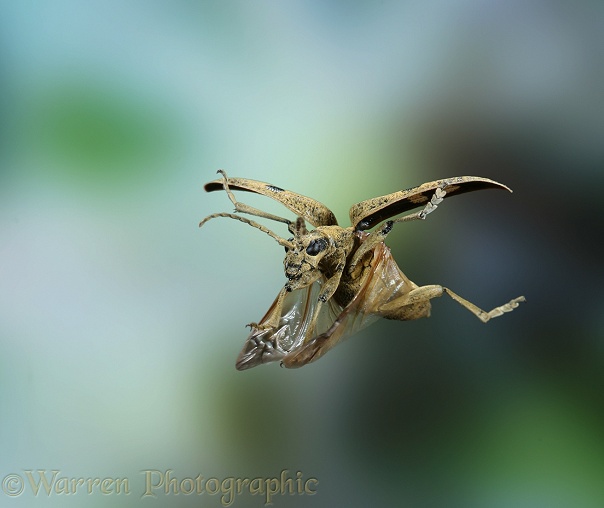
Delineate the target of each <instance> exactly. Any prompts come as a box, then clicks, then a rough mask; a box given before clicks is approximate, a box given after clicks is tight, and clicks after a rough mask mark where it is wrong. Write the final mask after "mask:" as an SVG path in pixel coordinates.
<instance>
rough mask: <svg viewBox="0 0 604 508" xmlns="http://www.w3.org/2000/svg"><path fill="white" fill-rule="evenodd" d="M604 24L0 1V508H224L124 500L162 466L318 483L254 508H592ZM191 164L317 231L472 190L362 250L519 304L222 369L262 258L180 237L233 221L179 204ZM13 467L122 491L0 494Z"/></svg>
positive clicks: (396, 11)
mask: <svg viewBox="0 0 604 508" xmlns="http://www.w3.org/2000/svg"><path fill="white" fill-rule="evenodd" d="M603 25H604V10H603V8H602V4H601V3H599V2H587V1H579V2H572V3H570V2H556V1H539V0H529V1H510V2H502V1H480V0H463V1H457V2H446V1H434V0H431V1H419V0H411V1H405V2H396V1H383V2H370V1H353V2H344V1H330V2H317V1H290V2H277V1H273V2H270V1H259V2H245V1H239V2H237V1H213V2H195V1H191V0H189V1H186V0H179V1H172V2H166V1H128V2H121V1H114V0H104V1H98V0H96V1H94V0H91V1H87V2H75V1H69V0H55V1H52V2H50V1H46V2H44V1H38V2H19V1H8V2H3V4H2V6H1V7H0V69H1V71H0V86H1V87H2V94H1V95H0V115H1V118H2V121H1V123H0V135H1V138H0V143H1V144H0V150H1V152H0V157H1V159H0V164H1V166H0V418H1V425H0V450H1V452H0V476H1V477H2V479H3V480H4V491H2V492H0V499H1V501H0V504H2V506H5V505H6V506H16V507H17V506H19V507H21V506H31V503H32V502H33V501H32V499H33V498H34V497H35V498H37V499H35V501H36V503H37V505H39V506H61V507H64V506H103V507H105V506H128V507H129V506H150V507H152V506H187V507H188V506H221V502H220V497H219V496H208V495H207V494H203V495H201V496H198V495H195V494H192V495H188V496H187V495H183V494H179V495H175V494H169V495H165V494H162V493H161V492H158V495H157V497H156V498H150V497H146V498H141V495H142V493H143V491H144V478H143V475H142V474H141V471H142V470H146V469H158V470H162V471H165V470H167V469H171V470H173V471H174V473H173V475H174V476H175V477H177V478H181V479H182V478H186V477H195V476H197V475H198V474H201V475H203V476H205V477H211V476H214V477H217V478H227V477H250V478H253V477H273V476H278V475H279V474H280V473H281V471H283V470H288V471H289V473H290V474H291V475H294V476H295V474H296V472H297V471H300V472H302V473H303V475H304V478H309V477H315V478H317V479H318V480H319V484H318V487H317V494H316V495H314V496H313V497H309V496H308V495H304V496H282V497H281V496H277V497H275V498H274V499H273V501H274V505H275V506H316V507H328V506H336V505H337V506H359V507H361V506H405V507H424V506H446V507H454V506H459V507H462V506H463V507H469V508H472V507H476V508H478V507H485V506H489V507H496V508H499V507H501V508H503V507H505V508H507V507H510V508H511V507H513V508H518V507H530V508H534V507H548V508H550V507H567V506H573V507H597V506H602V502H604V435H603V424H604V399H603V389H604V318H603V317H602V316H603V311H602V309H603V308H604V297H603V296H602V291H601V286H602V282H603V271H602V255H601V250H602V249H601V247H600V244H601V239H600V236H601V232H602V226H603V220H602V219H603V216H604V207H603V206H602V204H601V201H602V198H601V190H600V189H601V187H602V184H603V183H604V175H603V173H602V171H603V166H602V163H603V162H604V143H603V142H602V132H604V113H603V107H604V66H603V60H602V51H603V49H604V47H603V46H604V36H603V34H604V31H603ZM218 168H224V169H226V170H227V171H228V172H229V174H230V175H231V176H241V177H247V178H254V179H258V180H263V181H269V182H271V183H273V184H275V185H278V186H281V187H285V188H288V189H292V190H295V191H296V192H299V193H302V194H306V195H310V196H312V197H314V198H316V199H318V200H320V201H322V202H324V203H326V204H327V205H328V206H329V207H330V208H332V210H334V212H335V213H336V215H337V216H338V217H339V220H340V223H341V224H344V225H346V224H347V220H348V219H347V212H348V207H349V206H350V205H351V204H353V203H356V202H358V201H361V200H363V199H367V198H370V197H374V196H379V195H382V194H387V193H390V192H393V191H395V190H398V189H401V188H406V187H410V186H414V185H418V184H420V183H422V182H424V181H429V180H433V179H437V178H443V177H447V176H454V175H463V174H477V175H481V176H486V177H490V178H493V179H496V180H498V181H501V182H503V183H505V184H507V185H509V186H510V187H512V188H513V189H514V191H515V192H514V194H506V193H503V192H495V191H489V192H484V193H476V194H467V195H464V196H462V197H459V198H455V199H452V200H450V201H446V202H445V203H444V204H443V205H442V206H441V207H440V208H439V210H438V211H437V212H436V213H435V214H433V215H431V216H430V217H429V219H428V220H427V221H426V222H423V223H410V224H405V225H402V224H399V225H397V226H396V228H395V230H394V231H393V232H392V234H391V235H390V237H389V239H388V243H389V245H390V246H391V247H392V249H393V252H394V255H395V257H396V259H397V260H398V262H399V264H400V266H401V267H402V269H403V270H404V271H405V272H406V273H407V275H408V276H409V277H410V278H411V279H413V280H414V281H415V282H417V283H419V284H429V283H441V284H444V285H447V286H449V287H451V288H452V289H453V290H455V291H457V292H459V293H460V294H461V295H463V296H465V297H467V298H468V299H470V300H472V301H474V302H475V303H477V304H478V305H480V306H482V307H483V308H486V309H489V308H491V307H493V306H496V305H499V304H502V303H504V302H506V301H508V300H509V299H511V298H513V297H515V296H518V295H520V294H524V295H526V297H527V303H526V304H523V305H522V306H521V307H520V308H519V309H517V310H516V311H515V312H514V313H512V314H509V315H506V316H505V317H503V318H500V319H497V320H495V321H493V322H491V323H489V324H488V325H483V324H482V323H480V322H479V321H478V320H476V319H475V318H474V317H472V316H471V315H470V314H469V313H467V312H466V311H465V310H463V309H462V308H461V307H459V306H458V305H456V304H455V303H454V302H452V301H451V300H449V299H446V298H443V299H441V300H438V301H435V302H434V305H433V316H432V318H431V319H429V320H422V321H417V322H412V323H397V322H386V321H381V322H379V323H377V324H375V325H373V326H372V327H371V328H368V329H366V330H364V331H363V332H361V333H360V334H358V335H357V336H355V337H354V338H352V339H351V340H349V341H348V342H346V343H345V344H343V345H340V346H338V348H337V349H335V350H333V351H332V352H330V353H329V355H327V356H326V357H324V358H323V359H321V360H320V361H319V362H317V363H315V364H312V365H309V366H307V367H305V368H303V369H301V370H297V371H288V370H285V369H280V368H279V367H278V365H269V366H263V367H261V368H257V369H254V370H251V371H247V372H237V371H236V370H235V368H234V361H235V358H236V356H237V354H238V352H239V349H240V348H241V346H242V344H243V341H244V338H245V337H246V335H247V331H246V329H244V328H243V325H245V324H246V323H248V322H250V321H257V320H258V319H260V318H261V317H262V315H263V314H264V312H265V311H266V309H267V308H268V306H269V304H270V303H271V302H272V299H273V298H274V296H275V295H276V293H277V291H278V290H279V288H280V287H281V285H282V284H283V282H284V277H283V274H282V256H283V251H282V248H281V247H279V246H278V245H276V243H275V242H273V241H272V240H271V239H270V238H269V237H267V236H266V235H263V234H261V233H260V232H258V231H257V230H254V229H252V228H249V227H247V226H245V225H243V224H240V223H237V222H235V221H229V220H226V219H220V220H216V221H213V222H210V223H208V224H207V226H205V227H204V229H203V230H198V228H197V223H198V222H199V220H200V219H201V218H203V217H204V216H206V215H208V214H210V213H213V212H219V211H231V209H232V205H231V204H230V203H229V202H228V200H227V198H226V196H225V195H223V194H220V193H214V194H206V193H204V192H203V188H202V186H203V183H205V182H206V181H209V180H211V179H213V178H215V172H216V170H217V169H218ZM241 197H242V199H245V201H246V202H248V203H250V204H253V205H255V206H259V207H262V208H264V209H267V210H269V211H272V212H273V213H281V214H283V213H285V212H284V211H283V208H281V207H279V206H278V204H275V203H272V202H269V200H267V199H262V198H256V197H255V196H249V195H247V194H245V195H243V196H241ZM271 227H274V229H275V230H276V231H278V232H279V233H280V234H283V235H285V234H286V232H285V231H284V230H283V228H281V229H279V225H275V224H272V225H271ZM27 469H33V470H37V469H44V470H46V471H47V474H49V475H50V471H51V470H52V469H56V470H60V476H64V477H69V478H79V477H83V478H96V477H99V478H103V477H111V478H123V477H127V478H129V480H130V490H131V493H130V495H128V496H125V495H105V496H104V495H102V494H101V493H98V492H96V493H94V494H91V495H88V494H86V493H85V492H83V493H82V492H80V493H78V494H75V495H59V494H57V493H53V494H51V495H50V496H47V495H46V494H44V493H38V495H37V496H34V494H33V493H32V490H31V488H30V487H29V486H28V485H25V488H24V491H23V493H22V494H21V495H20V496H17V497H14V498H13V497H10V496H9V495H8V492H9V490H10V488H13V484H11V483H10V481H9V480H10V477H9V475H11V474H20V475H21V476H22V477H24V470H27ZM7 478H8V479H7ZM264 502H265V500H264V498H263V497H262V496H256V497H254V496H250V495H249V494H248V495H242V496H239V497H237V498H236V499H235V501H234V503H233V506H263V504H264Z"/></svg>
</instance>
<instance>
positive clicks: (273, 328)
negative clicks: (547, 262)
mask: <svg viewBox="0 0 604 508" xmlns="http://www.w3.org/2000/svg"><path fill="white" fill-rule="evenodd" d="M219 173H221V174H222V176H223V178H222V179H219V180H214V181H212V182H209V183H207V184H206V185H205V190H206V191H208V192H212V191H216V190H224V191H225V192H226V193H227V195H228V197H229V199H230V200H231V202H232V203H233V205H235V212H239V213H246V214H249V215H255V216H257V217H261V218H264V219H270V220H274V221H277V222H282V223H284V224H286V225H287V228H288V230H289V232H290V234H291V235H292V236H293V237H292V238H290V239H289V240H286V239H284V238H282V237H280V236H278V235H277V234H275V233H274V232H273V231H271V230H270V229H268V228H266V227H265V226H263V225H262V224H259V223H257V222H255V221H253V220H250V219H247V218H245V217H242V216H241V215H236V214H234V213H215V214H212V215H209V216H207V217H206V218H205V219H203V220H202V221H201V222H200V223H199V226H200V227H201V226H203V225H204V224H205V223H206V222H207V221H209V220H210V219H214V218H216V217H228V218H231V219H236V220H239V221H241V222H244V223H246V224H249V225H250V226H253V227H255V228H257V229H259V230H260V231H262V232H264V233H266V234H268V235H269V236H271V237H272V238H274V239H275V240H276V241H277V242H278V243H279V244H280V245H282V246H283V247H285V251H286V253H285V261H284V267H285V276H286V277H287V283H286V284H285V286H284V287H283V288H282V289H281V291H280V292H279V294H278V295H277V298H276V299H275V301H274V302H273V304H272V305H271V307H270V309H269V310H268V312H267V313H266V315H265V316H264V317H263V318H262V319H261V320H260V322H259V323H251V324H250V325H249V326H250V328H251V332H250V335H249V336H248V338H247V340H246V342H245V345H244V347H243V350H242V351H241V353H240V355H239V358H238V359H237V363H236V367H237V369H238V370H244V369H249V368H251V367H255V366H256V365H260V364H262V363H268V362H273V361H281V363H282V365H284V366H285V367H290V368H292V367H301V366H303V365H306V364H307V363H310V362H312V361H315V360H317V359H318V358H320V357H321V356H323V355H324V354H325V353H326V352H327V351H329V350H330V349H331V348H332V347H334V346H335V345H336V344H337V343H338V342H340V341H342V340H343V339H345V338H346V337H349V336H350V335H352V334H353V333H355V332H357V331H358V330H360V329H361V328H363V327H365V326H367V325H368V324H370V323H372V322H373V321H375V320H376V319H377V318H380V317H384V318H387V319H397V320H401V321H407V320H412V319H418V318H422V317H428V316H429V315H430V300H431V299H432V298H436V297H439V296H442V295H443V294H447V295H449V296H450V297H451V298H452V299H453V300H455V301H456V302H457V303H459V304H460V305H462V306H463V307H465V308H466V309H468V310H469V311H470V312H471V313H472V314H474V315H475V316H476V317H477V318H478V319H480V320H481V321H482V322H484V323H486V322H487V321H489V319H491V318H494V317H497V316H501V315H502V314H503V313H504V312H509V311H511V310H513V309H515V308H516V307H517V306H518V304H519V303H520V302H523V301H524V297H523V296H520V297H518V298H514V299H513V300H510V301H509V302H508V303H506V304H504V305H501V306H499V307H495V308H494V309H493V310H491V311H489V312H485V311H484V310H482V309H480V308H478V307H477V306H476V305H474V304H473V303H471V302H469V301H467V300H465V299H464V298H462V297H461V296H459V295H457V294H456V293H454V292H453V291H451V290H450V289H448V288H446V287H443V286H440V285H436V284H434V285H428V286H417V285H416V284H414V283H413V282H412V281H410V280H409V279H408V278H407V277H406V276H405V274H404V273H403V272H402V271H401V270H400V268H399V267H398V265H397V264H396V261H395V260H394V259H393V258H392V255H391V253H390V249H389V248H388V247H387V246H386V245H385V244H384V240H385V238H386V236H387V235H388V233H390V230H391V229H392V227H393V225H394V224H395V223H397V222H408V221H411V220H417V219H425V218H426V216H427V215H428V214H429V213H431V212H433V211H434V210H435V209H436V208H437V206H438V205H439V204H440V203H441V202H442V201H443V199H445V198H448V197H450V196H455V195H457V194H462V193H464V192H471V191H475V190H481V189H504V190H508V191H510V192H511V190H510V189H509V188H508V187H506V186H505V185H503V184H500V183H497V182H495V181H493V180H489V179H488V178H481V177H477V176H458V177H453V178H445V179H443V180H436V181H434V182H429V183H424V184H422V185H420V186H419V187H414V188H412V189H407V190H403V191H398V192H394V193H392V194H388V195H386V196H382V197H378V198H373V199H368V200H367V201H362V202H361V203H357V204H356V205H353V206H352V207H351V208H350V221H351V224H352V226H350V227H347V228H343V227H340V226H338V223H337V221H336V218H335V216H334V214H333V213H332V212H331V210H329V208H327V207H326V206H325V205H323V204H321V203H319V202H318V201H316V200H314V199H311V198H308V197H306V196H302V195H300V194H296V193H295V192H291V191H287V190H284V189H281V188H279V187H275V186H274V185H270V184H268V183H264V182H258V181H255V180H248V179H246V178H229V177H227V175H226V173H225V172H224V171H222V170H220V171H219ZM233 190H239V191H247V192H254V193H256V194H262V195H263V196H268V197H270V198H273V199H275V200H277V201H279V202H280V203H282V204H283V205H284V206H285V207H287V208H288V209H289V210H291V211H292V212H294V213H295V214H296V215H297V218H296V220H294V221H291V220H289V219H286V218H283V217H279V216H277V215H272V214H269V213H266V212H263V211H262V210H259V209H256V208H253V207H251V206H248V205H246V204H244V203H240V202H239V201H237V200H236V199H235V196H234V195H233V192H232V191H233ZM420 206H421V207H422V209H421V210H420V211H419V212H415V213H411V214H408V215H403V216H401V217H397V218H395V219H392V217H395V216H397V215H400V214H402V213H403V212H407V211H409V210H412V209H414V208H418V207H420ZM306 222H309V223H310V224H311V225H312V226H314V227H315V229H313V230H311V231H309V230H307V229H306ZM376 225H377V227H376ZM374 227H375V229H373V231H371V232H366V230H369V229H372V228H374Z"/></svg>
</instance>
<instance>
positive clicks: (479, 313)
mask: <svg viewBox="0 0 604 508" xmlns="http://www.w3.org/2000/svg"><path fill="white" fill-rule="evenodd" d="M443 292H445V293H446V294H448V295H449V296H450V297H451V298H453V300H455V301H456V302H457V303H459V304H460V305H463V306H464V307H465V308H466V309H468V310H469V311H470V312H471V313H472V314H474V315H475V316H476V317H477V318H478V319H480V320H481V321H482V322H483V323H486V322H487V321H489V320H490V319H492V318H495V317H499V316H501V315H503V314H504V313H506V312H511V311H513V310H514V309H515V308H516V307H518V305H519V304H520V303H521V302H524V301H525V300H526V299H525V298H524V296H519V297H518V298H514V299H513V300H510V301H509V302H508V303H505V304H503V305H500V306H499V307H495V308H494V309H492V310H490V311H489V312H486V311H484V310H482V309H481V308H479V307H477V306H476V305H474V304H473V303H472V302H469V301H468V300H466V299H465V298H462V297H461V296H459V295H458V294H456V293H454V292H453V291H451V290H450V289H449V288H445V287H443Z"/></svg>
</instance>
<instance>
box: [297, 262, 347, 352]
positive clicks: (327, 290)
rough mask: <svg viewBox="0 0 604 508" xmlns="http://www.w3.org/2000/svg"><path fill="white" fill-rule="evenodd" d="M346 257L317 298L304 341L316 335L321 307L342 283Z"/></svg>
mask: <svg viewBox="0 0 604 508" xmlns="http://www.w3.org/2000/svg"><path fill="white" fill-rule="evenodd" d="M344 261H345V258H344V257H343V259H342V262H340V263H338V265H337V267H336V273H334V274H333V275H332V276H331V277H330V278H329V279H327V281H326V282H325V284H324V285H323V289H322V291H321V293H319V296H318V298H317V306H316V308H315V311H314V314H313V316H312V319H311V321H310V326H309V327H308V330H307V331H306V337H304V343H306V342H308V341H309V340H311V339H312V338H313V337H314V334H315V328H316V324H317V320H318V318H319V312H320V311H321V307H322V306H323V304H325V303H327V302H328V301H329V299H330V298H331V297H332V296H333V295H334V293H335V292H336V290H337V289H338V286H339V285H340V280H341V278H342V272H343V271H344V267H345V266H346V265H345V263H344Z"/></svg>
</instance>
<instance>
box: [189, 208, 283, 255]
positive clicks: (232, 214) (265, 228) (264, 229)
mask: <svg viewBox="0 0 604 508" xmlns="http://www.w3.org/2000/svg"><path fill="white" fill-rule="evenodd" d="M217 217H229V218H231V219H235V220H238V221H240V222H243V223H245V224H249V225H250V226H252V227H254V228H256V229H259V230H260V231H262V232H263V233H266V234H267V235H268V236H270V237H271V238H274V239H275V240H277V243H278V244H279V245H281V246H282V247H286V248H288V249H292V248H293V247H294V245H293V244H292V243H291V242H289V241H287V240H285V239H284V238H281V237H280V236H279V235H277V234H275V233H273V232H272V231H271V230H270V229H268V228H267V227H265V226H263V225H262V224H258V223H257V222H255V221H253V220H250V219H247V218H245V217H241V216H240V215H235V214H234V213H213V214H212V215H208V216H207V217H206V218H205V219H203V220H202V221H201V222H200V223H199V227H202V226H203V225H204V224H205V223H206V222H208V221H209V220H210V219H215V218H217Z"/></svg>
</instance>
